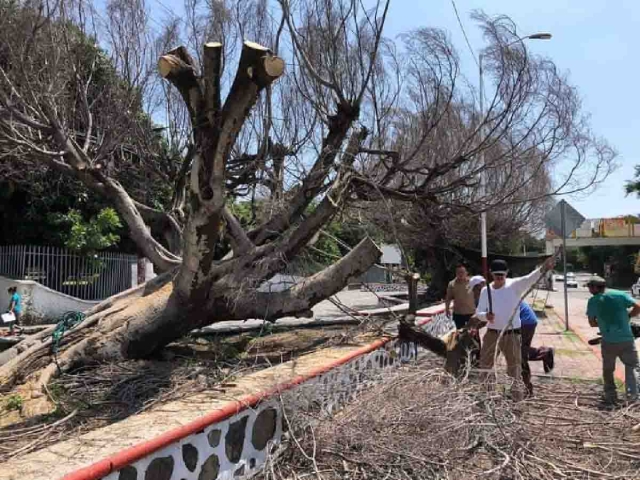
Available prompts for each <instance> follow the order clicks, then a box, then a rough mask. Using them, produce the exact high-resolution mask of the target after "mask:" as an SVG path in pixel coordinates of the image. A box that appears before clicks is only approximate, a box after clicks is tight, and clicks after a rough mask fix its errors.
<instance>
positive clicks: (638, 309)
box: [629, 302, 640, 318]
mask: <svg viewBox="0 0 640 480" xmlns="http://www.w3.org/2000/svg"><path fill="white" fill-rule="evenodd" d="M638 315H640V302H633V306H632V307H631V310H630V311H629V318H633V317H637V316H638Z"/></svg>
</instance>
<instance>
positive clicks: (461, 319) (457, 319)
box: [453, 313, 471, 330]
mask: <svg viewBox="0 0 640 480" xmlns="http://www.w3.org/2000/svg"><path fill="white" fill-rule="evenodd" d="M470 318H471V315H460V314H458V313H454V314H453V323H455V324H456V328H457V329H458V330H460V329H461V328H463V327H464V326H465V325H466V324H467V322H468V321H469V319H470Z"/></svg>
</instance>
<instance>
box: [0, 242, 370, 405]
mask: <svg viewBox="0 0 640 480" xmlns="http://www.w3.org/2000/svg"><path fill="white" fill-rule="evenodd" d="M379 256H380V250H379V249H378V247H377V246H376V245H375V244H374V243H373V241H371V240H370V239H368V238H367V239H365V240H363V241H362V242H360V243H359V244H358V246H357V247H356V248H354V249H353V250H352V251H351V252H350V253H349V254H348V255H346V256H345V257H343V258H342V259H341V260H339V261H338V262H336V263H335V264H333V265H332V266H330V267H328V268H327V269H325V270H323V271H321V272H319V273H317V274H316V275H314V276H312V277H309V278H308V279H307V280H305V281H304V282H303V283H301V284H298V285H296V286H294V287H293V288H292V289H290V290H288V291H285V292H278V293H260V292H256V291H253V292H249V293H248V294H247V296H246V297H245V296H242V295H241V294H240V295H238V294H237V292H236V289H229V288H222V287H221V288H220V290H219V291H217V292H216V290H215V289H214V290H213V291H212V292H211V295H210V298H209V299H208V300H207V302H206V303H204V304H198V303H193V302H191V301H190V300H189V299H186V298H184V297H182V296H181V295H180V294H179V293H178V292H177V290H176V289H175V288H174V281H175V277H176V273H175V271H174V272H169V273H167V274H164V275H162V276H160V277H158V278H156V279H154V280H153V281H151V282H149V283H148V284H145V285H143V286H141V287H137V288H135V289H132V290H130V291H127V292H124V293H123V294H120V295H118V296H115V297H113V298H112V299H108V300H106V301H105V302H103V303H102V304H100V305H98V306H97V307H95V308H94V309H92V311H90V312H89V315H88V316H87V318H86V319H85V320H84V321H83V323H81V324H80V325H79V326H78V327H76V328H75V329H73V330H71V331H69V332H68V333H67V334H66V335H65V336H64V337H63V343H62V345H61V348H60V351H59V353H58V356H57V359H56V361H55V362H53V361H52V360H53V358H52V356H51V339H50V338H48V339H47V336H48V335H50V334H51V331H47V332H43V333H40V334H38V335H35V336H34V337H32V338H28V339H26V340H24V344H23V345H22V346H21V347H20V348H14V349H12V351H11V352H10V353H7V354H3V355H2V356H1V357H0V361H3V362H6V363H4V365H2V366H1V367H0V384H1V385H2V387H3V389H7V388H10V387H12V386H13V385H14V384H15V383H16V382H18V383H23V382H24V383H27V384H29V385H30V388H31V390H32V392H34V394H35V396H39V394H40V391H41V390H42V387H43V386H45V385H46V383H48V381H49V380H50V379H51V378H52V376H54V375H57V374H58V373H59V372H67V371H69V370H72V369H74V368H78V367H80V366H85V365H90V364H93V363H97V362H108V361H120V360H124V359H132V358H145V357H148V356H149V355H151V354H153V353H155V352H157V351H158V350H160V349H161V348H162V347H164V346H165V345H167V344H168V343H170V342H171V341H173V340H175V339H178V338H180V337H182V336H184V335H185V334H187V333H188V332H190V331H191V330H193V329H196V328H201V327H203V326H206V325H210V324H212V323H215V322H220V321H225V320H239V319H247V318H264V319H267V320H275V319H278V318H281V317H283V316H288V315H290V316H297V315H305V316H306V315H307V314H308V312H309V310H310V309H311V307H312V306H313V305H315V304H316V303H318V302H320V301H322V300H323V299H325V298H327V297H328V296H330V295H332V294H334V293H336V292H338V291H339V290H341V289H342V288H343V287H344V285H346V283H347V281H348V279H349V278H350V277H351V276H353V275H359V274H361V273H363V272H364V271H365V270H366V269H367V268H369V267H370V266H371V265H372V264H373V263H375V262H376V261H377V260H378V258H379Z"/></svg>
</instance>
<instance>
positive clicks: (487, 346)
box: [476, 257, 555, 400]
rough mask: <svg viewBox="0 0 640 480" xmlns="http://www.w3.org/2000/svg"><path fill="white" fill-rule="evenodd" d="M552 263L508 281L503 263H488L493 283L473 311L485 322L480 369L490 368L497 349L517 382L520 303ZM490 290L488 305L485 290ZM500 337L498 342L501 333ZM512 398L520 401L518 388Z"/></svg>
mask: <svg viewBox="0 0 640 480" xmlns="http://www.w3.org/2000/svg"><path fill="white" fill-rule="evenodd" d="M554 264H555V260H554V259H553V257H552V258H548V259H547V260H546V261H545V262H544V264H543V265H542V266H541V267H539V268H536V269H535V270H534V271H533V272H531V273H530V274H529V275H527V276H525V277H518V278H507V273H508V271H509V267H508V265H507V262H505V261H504V260H494V261H493V262H491V277H492V278H493V283H491V284H490V285H488V286H487V287H485V288H483V289H482V292H481V293H480V301H479V302H478V307H477V309H476V317H477V318H479V319H480V320H486V321H487V332H486V333H485V334H484V337H483V338H482V350H481V351H480V368H482V369H486V370H489V369H491V368H493V362H494V358H495V355H496V348H498V349H499V350H500V353H502V354H503V355H504V357H505V359H506V361H507V375H509V376H510V377H511V378H513V379H514V380H516V381H519V380H520V376H521V374H522V355H521V346H520V308H519V305H520V301H521V300H522V297H523V296H524V295H525V294H526V293H527V291H528V290H529V289H531V287H533V285H535V283H536V282H537V281H538V280H539V279H540V277H541V276H542V275H543V274H544V273H545V272H547V271H548V270H550V269H552V268H553V266H554ZM488 288H490V289H491V300H492V302H491V306H490V305H489V296H488V294H487V289H488ZM503 330H504V333H502V338H500V342H499V343H498V338H499V337H500V333H501V332H502V331H503ZM512 395H513V399H514V400H520V399H521V397H522V393H521V389H520V388H515V389H514V390H513V393H512Z"/></svg>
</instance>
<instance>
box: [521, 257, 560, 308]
mask: <svg viewBox="0 0 640 480" xmlns="http://www.w3.org/2000/svg"><path fill="white" fill-rule="evenodd" d="M554 265H555V259H554V258H553V257H549V258H547V259H546V260H545V262H544V263H543V264H542V265H540V266H539V267H538V268H536V269H535V270H534V271H533V272H531V273H530V274H529V275H526V276H524V277H518V278H514V279H513V281H512V282H511V287H512V288H513V289H514V290H515V291H516V293H517V295H518V297H520V298H522V296H523V295H524V294H525V293H526V292H527V291H528V290H529V289H530V288H531V287H533V286H534V285H535V284H536V282H537V281H538V280H540V277H542V275H544V274H545V273H547V272H548V271H549V270H551V269H552V268H553V266H554Z"/></svg>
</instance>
